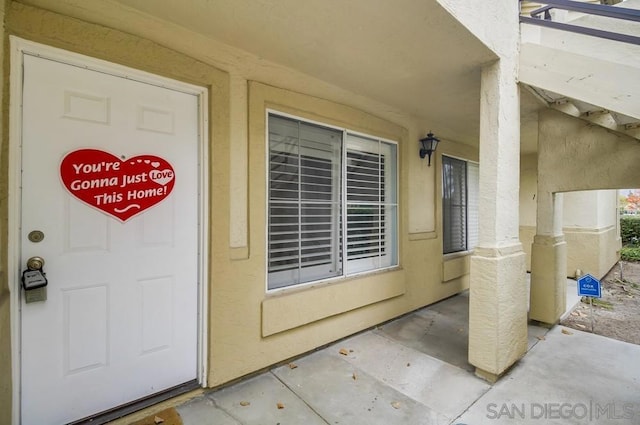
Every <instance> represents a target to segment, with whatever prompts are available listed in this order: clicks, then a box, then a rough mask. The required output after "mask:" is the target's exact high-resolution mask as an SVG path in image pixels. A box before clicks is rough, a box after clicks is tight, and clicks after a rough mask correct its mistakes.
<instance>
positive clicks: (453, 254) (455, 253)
mask: <svg viewBox="0 0 640 425" xmlns="http://www.w3.org/2000/svg"><path fill="white" fill-rule="evenodd" d="M442 157H443V158H444V157H447V158H451V159H455V160H458V161H463V162H464V163H465V178H466V182H465V188H466V190H465V247H464V249H462V250H460V251H452V252H447V253H445V252H444V239H445V237H444V232H445V228H444V160H441V161H440V164H441V171H440V185H441V191H440V192H441V193H440V195H441V197H440V199H441V203H442V204H441V207H440V210H441V217H442V218H441V226H442V255H443V258H445V259H448V258H455V257H460V256H465V255H469V254H472V253H473V252H474V250H475V248H476V247H477V246H478V242H479V241H478V237H477V234H478V231H479V226H478V229H476V245H475V246H473V247H472V248H469V233H470V232H469V216H470V214H469V199H470V196H469V189H470V186H471V185H470V184H469V168H468V166H469V164H473V165H474V166H476V167H478V171H479V170H480V162H479V161H472V160H470V159H467V158H462V157H459V156H455V155H449V154H444V153H443V154H442ZM478 184H479V178H478ZM475 196H476V198H477V199H478V200H479V197H480V188H479V187H478V190H477V191H476V195H475ZM478 207H479V205H478ZM478 213H479V211H478V210H477V211H476V215H477V214H478Z"/></svg>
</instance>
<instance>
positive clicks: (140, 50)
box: [0, 3, 477, 423]
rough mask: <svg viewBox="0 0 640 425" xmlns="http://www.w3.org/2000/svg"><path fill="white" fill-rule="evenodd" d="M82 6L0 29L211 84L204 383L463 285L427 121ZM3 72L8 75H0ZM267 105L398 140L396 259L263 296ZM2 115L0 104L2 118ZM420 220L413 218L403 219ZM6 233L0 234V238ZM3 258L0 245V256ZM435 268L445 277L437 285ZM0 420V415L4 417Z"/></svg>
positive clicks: (25, 15)
mask: <svg viewBox="0 0 640 425" xmlns="http://www.w3.org/2000/svg"><path fill="white" fill-rule="evenodd" d="M84 13H85V11H84V10H83V9H82V8H81V7H80V8H78V9H77V10H75V11H74V16H77V17H78V18H81V19H77V18H72V17H68V16H63V15H59V14H55V13H52V12H48V11H45V10H42V9H39V8H34V7H31V6H25V5H23V4H20V3H11V4H10V6H9V7H8V12H7V20H6V21H7V31H8V34H13V35H17V36H20V37H23V38H26V39H30V40H34V41H37V42H41V43H44V44H50V45H53V46H56V47H60V48H64V49H68V50H71V51H75V52H79V53H83V54H86V55H89V56H93V57H97V58H100V59H104V60H108V61H112V62H115V63H119V64H123V65H127V66H130V67H133V68H137V69H142V70H145V71H148V72H152V73H156V74H160V75H163V76H166V77H170V78H174V79H178V80H182V81H186V82H189V83H192V84H197V85H201V86H205V87H208V88H209V90H210V104H209V108H210V109H209V114H210V116H209V122H210V129H209V130H210V135H211V136H210V157H211V159H210V164H209V167H210V181H209V184H210V187H209V189H210V193H209V197H210V199H211V205H210V211H211V213H210V240H209V242H210V258H209V261H208V265H209V269H210V281H209V282H207V284H208V286H209V300H208V305H209V320H208V326H209V335H208V351H209V356H208V357H209V358H208V360H209V361H208V365H209V370H208V378H209V385H210V386H216V385H220V384H222V383H225V382H228V381H230V380H233V379H236V378H238V377H241V376H243V375H245V374H249V373H251V372H254V371H257V370H260V369H261V368H264V367H267V366H269V365H271V364H274V363H276V362H279V361H283V360H285V359H287V358H290V357H292V356H296V355H298V354H301V353H304V352H306V351H308V350H311V349H313V348H315V347H318V346H321V345H323V344H326V343H328V342H331V341H334V340H336V339H339V338H341V337H344V336H347V335H349V334H352V333H355V332H357V331H360V330H362V329H366V328H368V327H371V326H374V325H376V324H378V323H380V322H383V321H385V320H388V319H391V318H393V317H396V316H398V315H400V314H403V313H406V312H409V311H411V310H414V309H416V308H418V307H421V306H424V305H426V304H429V303H432V302H435V301H437V300H440V299H442V298H445V297H448V296H450V295H453V294H455V293H457V292H459V291H461V290H462V289H464V288H466V287H467V285H468V265H465V264H466V263H465V261H468V260H466V259H463V261H462V263H460V261H458V262H457V263H455V264H454V263H452V264H450V265H449V266H448V267H447V268H445V267H444V266H443V261H442V241H441V239H440V236H439V234H438V233H439V231H438V229H439V226H440V224H439V223H440V222H441V219H440V201H439V194H440V186H439V185H440V182H439V180H440V179H439V178H436V176H439V175H440V174H439V173H440V168H439V164H440V161H439V156H438V157H437V158H436V159H435V161H434V160H432V166H431V167H427V165H426V161H422V160H420V158H419V156H418V142H417V141H418V139H419V138H420V137H421V136H423V135H424V132H425V131H424V130H425V129H426V128H428V123H422V122H418V121H416V120H415V119H414V118H412V116H411V115H409V114H404V113H402V111H398V110H396V109H394V108H392V107H389V106H387V105H383V104H380V103H378V102H376V101H374V100H371V99H366V98H363V97H362V96H358V95H356V94H353V93H349V92H346V91H344V90H341V89H340V88H338V87H334V86H331V85H328V84H326V83H324V82H321V81H319V80H316V79H314V78H310V77H307V76H305V75H303V74H300V73H298V72H296V71H295V70H291V69H286V68H283V67H280V66H278V65H275V64H270V63H266V62H265V61H263V60H261V59H260V58H257V57H254V56H252V55H250V54H248V53H246V52H242V51H237V50H234V49H233V48H231V47H229V46H225V45H221V44H220V43H217V42H214V41H211V40H206V39H204V38H203V37H201V36H198V35H195V34H191V33H189V32H188V30H185V29H183V28H178V27H175V26H172V25H169V24H164V23H160V22H157V21H155V20H153V19H152V18H149V17H146V16H141V15H139V14H134V13H133V12H132V11H131V10H129V9H126V8H123V9H121V10H120V9H118V8H114V7H113V4H111V6H110V7H109V8H108V10H107V9H105V11H104V14H101V15H99V16H98V15H84ZM5 42H6V38H5ZM5 69H6V68H5ZM4 75H5V81H7V79H8V78H7V77H8V73H7V71H5V74H4ZM267 107H268V108H272V109H275V110H280V111H283V112H288V113H292V114H295V115H298V116H301V117H306V118H310V119H314V120H317V121H321V122H326V123H328V124H334V125H339V126H344V127H347V128H349V129H353V130H357V131H361V132H364V133H368V134H372V135H375V136H379V137H384V138H388V139H393V140H395V141H397V142H398V143H399V152H398V153H399V161H400V166H399V181H400V193H399V200H400V208H399V211H400V215H399V239H400V241H399V246H400V266H399V267H397V268H395V269H393V270H390V271H384V272H379V273H372V274H368V275H363V276H358V277H354V278H348V279H344V280H338V281H336V282H332V283H331V284H319V285H311V286H307V287H305V288H303V289H298V290H289V291H282V292H279V293H277V294H274V295H271V294H266V293H265V282H266V258H265V249H266V229H265V220H266V198H265V196H266V191H265V188H266V180H265V179H266V170H265V148H266V146H265V137H264V134H265V132H264V128H265V108H267ZM7 111H8V107H7V102H4V104H3V117H4V118H5V125H6V122H7V114H8V112H7ZM2 142H3V151H2V152H6V148H7V144H8V140H7V136H6V134H5V135H3V137H2ZM440 149H441V150H442V152H448V153H450V154H452V155H455V156H460V157H464V158H467V159H471V160H477V152H473V150H472V149H470V148H469V147H467V146H461V145H458V144H456V143H455V142H453V141H448V140H443V142H442V143H441V148H440ZM3 158H6V155H3ZM2 169H3V170H6V167H2ZM7 178H8V176H7V175H6V171H5V174H3V175H2V178H1V179H0V182H2V184H1V187H0V189H1V190H2V191H4V193H6V190H7ZM2 199H6V197H2ZM6 214H7V212H6V206H3V208H2V210H0V217H2V220H1V222H2V223H6ZM412 214H415V216H412ZM419 216H424V217H426V219H421V218H416V217H419ZM412 217H414V218H412ZM5 230H6V229H5ZM5 234H6V231H3V232H2V235H3V236H2V237H3V240H6V239H5V238H4V235H5ZM2 246H6V244H4V245H2ZM4 263H6V252H4V253H3V255H2V264H4ZM445 275H446V279H447V282H445V283H443V282H442V280H443V279H444V278H445ZM7 284H8V283H7V280H6V277H5V276H4V275H3V276H0V360H4V359H6V356H7V355H8V353H9V352H10V351H9V348H8V345H9V344H8V343H9V341H8V337H6V336H5V335H6V333H5V332H6V331H7V329H8V323H7V319H8V317H9V305H8V303H6V302H4V301H3V300H4V298H3V297H5V298H6V295H5V294H6V288H7ZM3 288H4V289H3ZM3 356H4V357H3ZM9 365H10V361H2V363H1V365H0V367H1V368H9V367H10V366H9ZM2 376H5V375H4V374H2ZM5 382H6V380H4V378H3V381H2V386H1V387H0V408H1V407H7V408H6V409H2V413H0V415H5V414H6V413H5V412H8V411H10V408H8V407H9V406H10V394H11V389H10V384H9V383H8V382H7V383H5ZM2 418H3V416H0V423H5V421H3V420H2Z"/></svg>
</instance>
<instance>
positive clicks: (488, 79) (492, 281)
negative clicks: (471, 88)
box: [469, 59, 527, 381]
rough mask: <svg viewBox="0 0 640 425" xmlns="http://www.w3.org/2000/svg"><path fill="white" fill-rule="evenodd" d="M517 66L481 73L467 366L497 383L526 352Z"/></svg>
mask: <svg viewBox="0 0 640 425" xmlns="http://www.w3.org/2000/svg"><path fill="white" fill-rule="evenodd" d="M516 71H517V68H516V62H515V60H507V59H502V60H500V61H497V62H494V63H493V64H490V65H487V66H486V67H485V68H483V70H482V81H481V98H480V102H481V103H480V206H479V208H480V211H479V213H480V222H479V227H480V228H479V246H478V247H477V248H476V249H475V254H474V255H473V256H472V257H471V277H470V302H469V362H470V363H471V364H473V365H474V366H475V367H476V374H477V375H479V376H481V377H483V378H485V379H487V380H490V381H495V380H496V379H498V377H499V376H500V375H501V374H502V373H503V372H505V371H506V370H507V369H508V368H509V367H510V366H511V365H512V364H513V363H515V362H516V361H517V360H518V359H519V358H520V357H522V355H523V354H524V353H525V352H526V348H527V301H526V299H527V293H526V280H525V273H526V263H525V254H524V252H523V251H522V245H521V244H520V240H519V238H518V231H519V226H518V224H519V223H518V220H519V217H518V216H519V209H518V203H519V175H520V167H519V164H520V101H519V91H518V90H519V89H518V86H517V83H516V75H517V72H516Z"/></svg>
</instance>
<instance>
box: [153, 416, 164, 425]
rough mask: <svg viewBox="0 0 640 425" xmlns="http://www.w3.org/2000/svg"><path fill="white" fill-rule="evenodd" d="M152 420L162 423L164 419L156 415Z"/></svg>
mask: <svg viewBox="0 0 640 425" xmlns="http://www.w3.org/2000/svg"><path fill="white" fill-rule="evenodd" d="M153 422H155V423H156V424H161V423H164V419H162V418H161V417H160V416H156V417H155V418H153Z"/></svg>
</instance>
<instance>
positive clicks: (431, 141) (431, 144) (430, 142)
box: [420, 132, 440, 166]
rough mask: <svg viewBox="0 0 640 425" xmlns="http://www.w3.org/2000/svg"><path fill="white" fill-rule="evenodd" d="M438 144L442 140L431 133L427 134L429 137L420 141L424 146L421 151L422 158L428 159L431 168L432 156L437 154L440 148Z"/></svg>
mask: <svg viewBox="0 0 640 425" xmlns="http://www.w3.org/2000/svg"><path fill="white" fill-rule="evenodd" d="M438 142H440V139H438V138H437V137H435V136H434V135H433V133H431V132H429V134H427V137H425V138H423V139H420V143H421V144H422V148H421V149H420V158H424V157H425V156H426V157H428V158H429V163H428V165H429V166H431V154H432V153H433V152H435V150H436V148H437V147H438Z"/></svg>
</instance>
